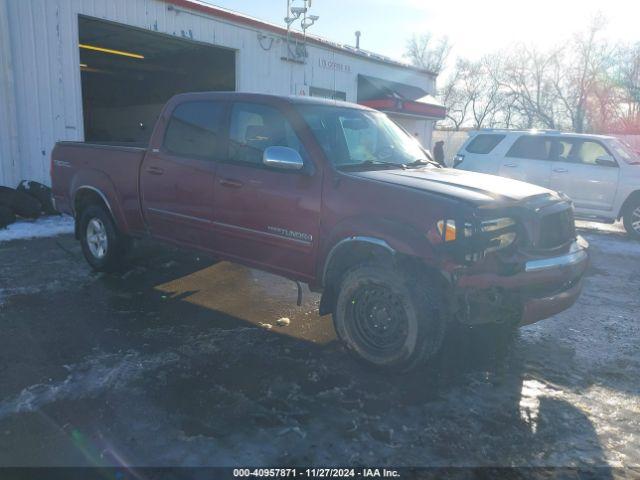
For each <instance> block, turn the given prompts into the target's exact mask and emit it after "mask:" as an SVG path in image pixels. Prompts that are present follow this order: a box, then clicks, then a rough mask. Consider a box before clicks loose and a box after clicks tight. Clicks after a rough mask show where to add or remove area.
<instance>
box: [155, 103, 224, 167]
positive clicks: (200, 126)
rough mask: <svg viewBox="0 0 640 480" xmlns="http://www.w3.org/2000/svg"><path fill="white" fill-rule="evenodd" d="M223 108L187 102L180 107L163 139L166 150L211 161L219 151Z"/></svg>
mask: <svg viewBox="0 0 640 480" xmlns="http://www.w3.org/2000/svg"><path fill="white" fill-rule="evenodd" d="M223 116H224V105H222V104H220V103H217V102H211V101H209V102H188V103H183V104H181V105H178V106H177V107H176V108H175V110H174V111H173V114H172V115H171V119H170V120H169V124H168V125H167V130H166V132H165V137H164V148H165V150H167V151H168V152H169V153H172V154H174V155H179V156H182V157H194V158H202V159H208V160H212V159H213V158H214V157H215V156H216V154H217V152H218V148H219V142H220V139H221V137H220V134H221V128H222V119H223Z"/></svg>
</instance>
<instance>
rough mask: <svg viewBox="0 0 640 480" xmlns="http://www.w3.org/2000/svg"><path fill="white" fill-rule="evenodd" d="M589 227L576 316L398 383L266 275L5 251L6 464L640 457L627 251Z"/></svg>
mask: <svg viewBox="0 0 640 480" xmlns="http://www.w3.org/2000/svg"><path fill="white" fill-rule="evenodd" d="M586 226H587V227H588V225H586ZM582 233H583V235H585V236H586V238H587V239H588V240H589V241H590V242H591V245H592V252H593V264H592V266H591V268H590V271H589V274H588V278H587V280H586V285H585V290H584V293H583V295H582V297H581V299H580V300H579V302H578V303H577V304H576V305H575V306H574V307H573V308H571V309H570V310H568V311H566V312H564V313H562V314H560V315H558V316H556V317H554V318H552V319H549V320H545V321H543V322H540V323H538V324H536V325H533V326H529V327H526V328H523V329H522V330H521V332H520V334H519V336H518V338H517V339H516V341H515V343H513V344H512V345H511V347H510V348H508V349H506V348H505V347H504V345H502V344H501V342H499V341H498V340H496V339H497V338H498V337H499V335H497V334H496V331H495V330H491V329H486V328H484V329H475V330H464V331H457V332H454V333H453V334H451V335H450V336H449V338H448V339H447V341H446V348H445V349H444V353H443V354H442V355H441V356H440V357H439V358H438V359H437V360H436V361H434V362H433V363H432V364H431V365H430V366H429V367H427V368H425V369H424V370H422V371H420V372H417V373H415V374H411V375H406V376H393V377H389V376H384V375H381V374H378V373H376V372H374V371H371V370H369V369H368V368H365V367H363V366H361V365H359V364H358V363H357V362H354V361H353V360H352V359H351V358H350V357H349V356H348V355H347V353H346V352H345V351H344V350H343V349H342V348H341V346H340V345H339V344H338V343H337V342H336V341H335V333H334V331H333V327H332V324H331V320H330V318H329V317H318V316H317V314H316V313H315V312H316V308H317V302H318V297H317V296H315V295H312V294H308V293H307V294H306V295H305V301H304V304H303V305H302V307H297V306H296V305H295V297H296V288H295V286H294V285H293V284H291V283H290V282H288V281H285V280H282V279H280V278H278V277H274V276H271V275H268V274H265V273H261V272H256V271H252V270H248V269H245V268H242V267H238V266H234V265H231V264H228V263H224V262H223V263H216V262H214V261H213V260H211V259H206V258H204V257H200V256H198V254H194V253H190V252H183V251H178V250H175V249H171V248H166V247H162V246H158V245H155V244H142V245H140V246H138V247H137V248H136V250H135V252H134V258H133V259H132V266H131V269H130V270H129V271H127V272H126V273H123V274H118V275H101V274H94V273H91V272H90V271H89V268H88V267H87V265H86V264H85V262H84V260H83V258H82V256H81V253H80V249H79V247H78V245H77V243H76V242H75V240H74V239H73V238H72V237H71V236H69V235H63V236H58V237H55V238H38V239H32V240H15V241H9V242H4V243H2V244H0V265H2V276H1V277H0V326H1V328H2V335H0V466H39V465H57V466H78V465H82V466H96V465H99V466H108V465H137V466H143V465H144V466H174V465H189V466H195V465H226V466H229V465H240V466H246V465H262V466H267V465H276V466H282V465H296V464H297V465H310V464H314V465H336V464H342V465H345V464H350V465H354V464H364V465H370V464H377V465H393V466H402V465H409V466H523V465H526V466H584V467H586V466H605V467H621V466H627V467H629V466H636V467H637V466H640V342H639V340H640V323H639V318H640V315H639V314H638V312H639V311H640V268H639V267H640V243H634V242H632V241H629V240H627V239H626V238H625V237H624V236H623V235H622V234H621V233H619V232H618V231H617V230H615V229H603V230H600V231H597V230H594V229H587V230H583V232H582ZM283 317H286V318H289V319H290V323H289V324H288V325H285V324H286V322H278V319H280V318H283Z"/></svg>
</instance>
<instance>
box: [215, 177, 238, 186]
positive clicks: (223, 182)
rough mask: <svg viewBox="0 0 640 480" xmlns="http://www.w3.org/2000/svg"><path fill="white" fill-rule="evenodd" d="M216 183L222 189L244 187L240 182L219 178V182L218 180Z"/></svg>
mask: <svg viewBox="0 0 640 480" xmlns="http://www.w3.org/2000/svg"><path fill="white" fill-rule="evenodd" d="M218 183H219V184H220V185H222V186H223V187H229V188H242V186H243V185H244V183H242V182H241V181H239V180H233V179H231V178H221V179H220V180H218Z"/></svg>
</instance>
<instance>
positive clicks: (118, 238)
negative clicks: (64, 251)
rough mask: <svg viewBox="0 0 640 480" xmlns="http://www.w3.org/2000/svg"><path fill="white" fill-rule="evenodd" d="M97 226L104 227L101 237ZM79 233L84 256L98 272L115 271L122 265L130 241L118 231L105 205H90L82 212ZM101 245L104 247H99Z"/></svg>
mask: <svg viewBox="0 0 640 480" xmlns="http://www.w3.org/2000/svg"><path fill="white" fill-rule="evenodd" d="M90 225H91V231H90V230H89V228H90ZM97 227H101V228H102V230H101V231H100V234H99V238H97V236H98V232H99V229H98V228H97ZM79 234H80V244H81V246H82V253H83V254H84V258H85V259H86V260H87V262H88V263H89V265H91V268H93V269H94V270H95V271H96V272H115V271H117V270H119V269H120V268H121V267H122V264H123V260H124V258H125V256H126V254H127V249H128V246H129V243H130V242H129V240H128V238H127V237H125V236H124V235H122V234H121V233H120V232H118V229H117V228H116V225H115V223H114V222H113V219H112V218H111V214H110V213H109V212H108V211H107V210H106V209H105V208H104V207H102V206H100V205H90V206H88V207H87V208H85V209H84V210H83V211H82V212H81V214H80V225H79ZM93 235H96V237H94V236H93ZM103 240H104V244H103ZM101 246H102V247H103V248H99V247H101Z"/></svg>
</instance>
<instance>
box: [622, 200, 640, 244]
mask: <svg viewBox="0 0 640 480" xmlns="http://www.w3.org/2000/svg"><path fill="white" fill-rule="evenodd" d="M622 218H623V220H624V229H625V230H626V231H627V233H628V234H629V236H630V237H631V238H633V239H635V240H640V197H636V198H635V199H634V200H631V201H630V202H629V203H628V204H627V206H626V207H625V209H624V214H623V217H622Z"/></svg>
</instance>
